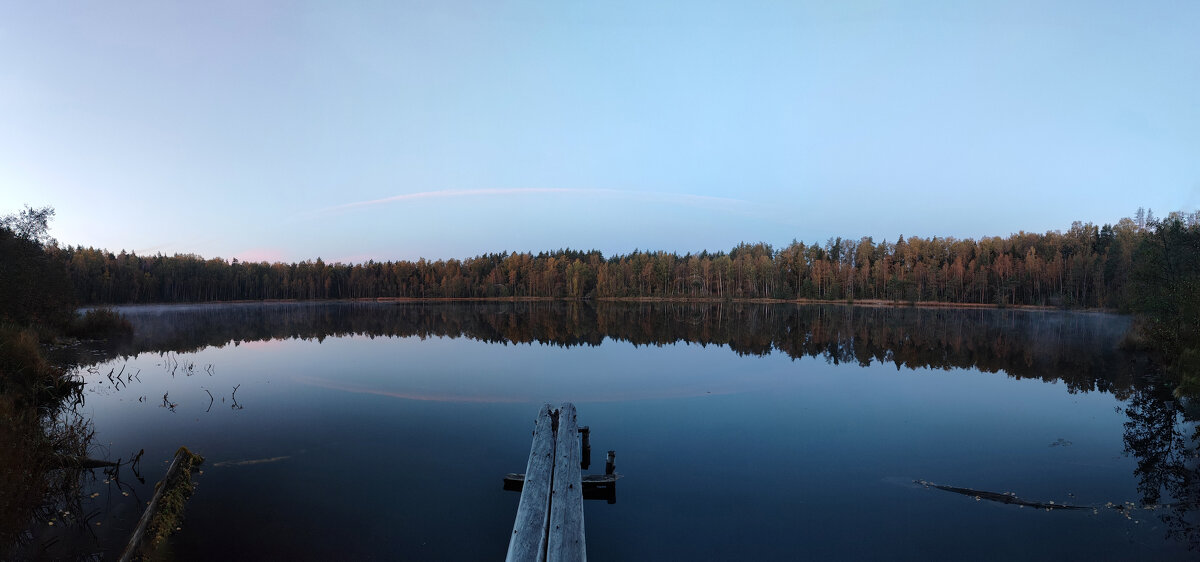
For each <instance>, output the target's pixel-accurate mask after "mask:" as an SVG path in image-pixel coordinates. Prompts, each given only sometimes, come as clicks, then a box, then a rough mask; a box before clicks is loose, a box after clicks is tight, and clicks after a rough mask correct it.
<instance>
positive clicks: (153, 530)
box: [120, 447, 204, 562]
mask: <svg viewBox="0 0 1200 562" xmlns="http://www.w3.org/2000/svg"><path fill="white" fill-rule="evenodd" d="M202 462H204V457H201V456H200V455H197V454H194V453H192V452H191V451H189V450H188V448H187V447H180V448H179V450H178V451H175V458H173V459H172V460H171V465H170V466H169V467H167V474H166V476H164V477H163V479H162V480H161V481H159V483H158V484H155V485H154V496H153V497H151V498H150V502H149V505H147V506H146V511H145V512H143V513H142V518H141V519H139V520H138V524H137V527H136V528H134V530H133V535H132V536H130V537H129V544H127V545H126V546H125V550H124V551H123V552H121V558H120V561H121V562H127V561H130V560H141V559H143V558H146V557H148V556H150V555H151V553H153V552H154V551H155V550H156V549H157V548H158V547H159V546H161V544H162V542H163V541H164V540H166V538H167V537H168V536H170V534H171V532H172V531H174V530H175V527H176V526H177V524H178V522H179V519H180V518H181V517H182V516H183V505H184V502H186V501H187V499H188V497H190V496H191V495H192V469H193V468H194V467H195V466H197V465H199V464H200V463H202Z"/></svg>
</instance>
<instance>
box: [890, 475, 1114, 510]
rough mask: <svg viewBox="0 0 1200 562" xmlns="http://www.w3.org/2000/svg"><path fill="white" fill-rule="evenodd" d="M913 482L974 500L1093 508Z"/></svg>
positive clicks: (1003, 493) (1055, 507)
mask: <svg viewBox="0 0 1200 562" xmlns="http://www.w3.org/2000/svg"><path fill="white" fill-rule="evenodd" d="M913 483H916V484H920V485H922V486H925V487H926V488H937V489H939V490H945V491H947V492H954V493H956V494H962V495H964V496H971V497H973V498H975V499H976V500H987V501H992V502H999V503H1007V504H1013V505H1020V506H1025V507H1035V508H1038V509H1094V508H1091V507H1086V506H1082V505H1068V504H1063V503H1054V502H1049V503H1047V502H1039V501H1033V500H1024V499H1021V498H1018V497H1017V495H1016V494H1014V493H1012V492H988V491H985V490H974V489H971V488H958V487H955V486H943V485H941V484H934V483H933V482H927V481H925V480H913Z"/></svg>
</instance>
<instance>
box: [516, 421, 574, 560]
mask: <svg viewBox="0 0 1200 562" xmlns="http://www.w3.org/2000/svg"><path fill="white" fill-rule="evenodd" d="M578 425H579V424H578V422H577V420H576V415H575V405H574V404H572V403H570V402H564V403H563V405H562V406H560V407H559V410H558V436H557V444H556V445H555V451H554V456H555V457H556V459H555V462H554V484H553V492H552V493H551V503H550V540H549V542H548V544H547V545H546V560H547V561H548V562H576V561H583V560H587V545H586V543H585V541H584V532H583V486H582V484H581V480H582V479H581V477H580V469H579V462H580V456H581V453H580V450H579V449H580V446H579V431H578ZM526 474H529V472H528V471H527V472H526ZM531 481H532V479H531ZM521 495H522V496H523V495H524V491H522V493H521Z"/></svg>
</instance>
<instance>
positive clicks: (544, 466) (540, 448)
mask: <svg viewBox="0 0 1200 562" xmlns="http://www.w3.org/2000/svg"><path fill="white" fill-rule="evenodd" d="M555 425H556V424H555V420H554V417H553V414H552V412H551V409H550V405H549V404H546V405H545V406H542V410H541V411H540V412H539V413H538V417H537V420H535V421H534V423H533V445H532V446H530V448H529V462H528V463H527V465H526V467H525V474H527V475H529V485H528V486H524V487H523V488H522V489H521V501H520V503H519V504H517V519H516V521H515V522H514V523H513V532H512V536H511V537H509V542H508V554H507V555H506V556H505V558H504V559H505V560H508V561H510V562H517V561H520V562H527V561H538V562H544V561H545V560H546V533H547V529H548V528H549V524H550V493H551V488H550V486H551V479H552V476H553V473H554V460H555V459H554V449H555V440H554V426H555ZM577 466H578V465H577Z"/></svg>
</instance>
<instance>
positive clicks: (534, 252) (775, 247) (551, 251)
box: [50, 207, 1195, 266]
mask: <svg viewBox="0 0 1200 562" xmlns="http://www.w3.org/2000/svg"><path fill="white" fill-rule="evenodd" d="M1139 210H1146V211H1149V214H1148V215H1147V216H1149V217H1151V218H1154V219H1164V218H1167V217H1168V216H1173V215H1176V214H1178V213H1181V211H1171V212H1169V213H1167V214H1166V215H1162V216H1158V215H1156V214H1154V213H1153V209H1142V208H1140V207H1139ZM1182 218H1183V219H1184V220H1185V221H1186V220H1188V217H1182ZM1124 220H1129V221H1134V219H1133V217H1130V216H1125V217H1121V218H1120V219H1118V220H1117V221H1113V222H1111V223H1093V222H1091V221H1072V222H1073V223H1075V222H1078V223H1081V224H1082V225H1084V226H1094V227H1096V228H1102V227H1104V226H1116V225H1117V223H1119V222H1121V221H1124ZM1193 220H1195V219H1193ZM1134 222H1135V224H1136V221H1134ZM50 230H51V235H52V234H53V227H51V229H50ZM1066 230H1067V229H1061V228H1059V229H1052V230H1048V231H1046V232H1026V231H1017V232H1010V233H1008V234H1005V235H1000V234H995V235H984V236H981V237H979V238H971V237H968V238H957V237H954V236H938V235H933V236H917V235H905V234H899V235H897V236H896V237H895V240H892V239H890V238H889V239H882V240H875V239H874V237H868V236H861V237H857V238H855V237H847V236H830V237H828V238H827V240H826V241H825V242H822V241H820V240H813V241H812V242H809V241H806V240H799V239H793V240H790V241H788V242H787V243H783V244H777V243H773V242H767V241H765V240H757V241H749V240H742V241H739V242H737V243H735V244H734V245H733V246H731V247H729V248H716V249H713V248H703V249H700V250H696V251H687V252H679V251H672V250H662V249H655V248H634V249H633V250H630V251H627V252H618V253H609V252H605V251H603V250H599V249H596V248H587V249H583V248H573V247H570V246H563V247H559V248H541V249H502V250H497V251H490V252H479V253H475V254H470V255H460V256H424V255H422V256H418V257H416V258H399V259H391V260H380V259H374V258H368V259H365V260H363V261H343V260H335V259H328V260H327V259H324V257H322V256H311V257H303V258H300V259H296V260H285V261H278V260H276V261H272V260H254V259H243V258H241V257H238V256H234V257H224V256H219V255H217V256H205V255H203V254H198V253H195V252H177V253H172V254H166V253H162V252H156V253H152V254H143V253H140V252H136V251H133V250H128V249H125V248H122V249H120V250H113V249H112V248H101V247H96V246H89V245H76V244H71V245H59V247H61V248H68V247H76V248H88V249H93V250H96V251H104V252H109V253H111V254H113V255H121V254H128V255H135V256H137V257H140V258H150V257H156V256H162V257H180V256H192V257H196V258H200V259H203V260H205V261H207V260H213V259H216V260H222V261H224V262H225V263H230V264H232V263H233V262H234V261H237V262H239V263H267V264H276V263H281V264H285V265H288V264H297V263H305V262H309V263H315V262H317V261H318V260H319V261H321V262H322V263H325V264H327V265H343V266H357V265H365V264H366V263H368V262H375V263H395V262H413V263H415V262H418V261H420V260H425V261H427V262H431V263H434V262H439V261H443V262H444V261H449V260H459V261H465V260H471V259H476V258H481V257H484V256H488V255H530V256H535V257H536V256H539V255H542V254H548V255H555V254H558V253H572V252H574V253H581V254H591V253H599V254H600V255H601V258H602V259H604V260H606V261H607V260H610V259H618V258H622V257H627V256H630V255H632V254H635V253H639V252H640V253H648V254H654V253H665V254H674V255H677V256H680V257H687V256H698V255H702V254H708V255H710V256H718V255H728V254H729V253H730V252H732V251H733V250H735V249H736V248H737V247H738V246H740V245H743V244H745V245H751V246H753V245H757V244H765V245H767V246H768V247H769V248H771V249H772V251H773V252H774V253H778V252H779V251H780V250H781V249H783V248H786V247H788V246H790V245H791V244H793V243H800V244H804V245H805V246H807V247H822V248H823V247H824V246H825V245H826V244H828V243H829V242H830V241H833V240H835V239H836V240H847V241H853V242H859V241H861V240H862V239H863V238H871V241H872V242H873V243H874V244H876V245H879V244H883V243H886V244H888V245H889V246H894V245H895V244H896V243H897V242H898V241H899V239H900V238H901V237H903V238H904V239H905V240H906V241H907V240H911V239H913V238H920V239H927V240H934V239H941V240H945V241H947V242H960V241H969V242H976V243H977V242H979V241H980V240H982V239H984V238H1000V239H1007V238H1012V237H1014V236H1021V235H1027V234H1032V235H1036V236H1045V235H1048V234H1059V235H1061V234H1063V233H1064V232H1065V231H1066ZM56 242H57V241H56Z"/></svg>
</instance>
